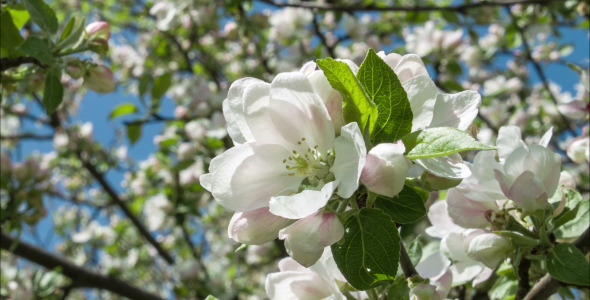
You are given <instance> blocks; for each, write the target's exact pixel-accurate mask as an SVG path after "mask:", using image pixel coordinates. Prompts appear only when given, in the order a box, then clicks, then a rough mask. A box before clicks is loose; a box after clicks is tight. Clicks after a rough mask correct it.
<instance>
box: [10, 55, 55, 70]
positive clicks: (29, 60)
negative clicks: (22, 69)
mask: <svg viewBox="0 0 590 300" xmlns="http://www.w3.org/2000/svg"><path fill="white" fill-rule="evenodd" d="M23 64H35V65H37V66H39V67H41V68H45V67H46V66H45V65H44V64H42V63H41V62H40V61H39V60H37V59H36V58H34V57H30V56H20V57H14V58H8V57H7V58H3V59H0V71H5V70H8V69H11V68H16V67H18V66H20V65H23Z"/></svg>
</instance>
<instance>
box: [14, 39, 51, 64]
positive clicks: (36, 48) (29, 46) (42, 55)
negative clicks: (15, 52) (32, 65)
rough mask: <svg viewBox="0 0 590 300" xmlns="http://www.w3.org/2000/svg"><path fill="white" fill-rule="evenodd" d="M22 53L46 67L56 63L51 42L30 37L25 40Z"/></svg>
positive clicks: (21, 48) (21, 49) (21, 47)
mask: <svg viewBox="0 0 590 300" xmlns="http://www.w3.org/2000/svg"><path fill="white" fill-rule="evenodd" d="M20 51H22V52H23V53H24V54H26V55H28V56H31V57H34V58H36V59H37V60H38V61H40V62H41V63H42V64H44V65H51V64H53V63H54V61H55V59H54V57H53V54H52V53H51V46H50V44H49V41H48V40H46V39H41V38H39V37H37V36H34V35H31V36H29V37H28V38H27V39H26V40H25V42H24V43H23V44H22V45H21V46H20Z"/></svg>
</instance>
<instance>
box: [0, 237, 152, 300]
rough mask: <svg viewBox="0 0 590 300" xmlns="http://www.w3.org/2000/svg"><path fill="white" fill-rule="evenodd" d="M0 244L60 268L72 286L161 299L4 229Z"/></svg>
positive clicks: (142, 297)
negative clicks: (32, 243) (27, 241)
mask: <svg viewBox="0 0 590 300" xmlns="http://www.w3.org/2000/svg"><path fill="white" fill-rule="evenodd" d="M0 246H1V247H2V249H4V250H6V251H9V252H12V253H14V254H15V255H17V256H20V257H22V258H25V259H27V260H30V261H32V262H34V263H37V264H39V265H42V266H44V267H45V268H47V269H50V270H51V269H55V268H59V269H61V273H62V274H63V275H65V276H67V277H69V278H70V279H71V280H72V281H73V282H72V286H74V287H77V288H86V287H91V288H98V289H104V290H107V291H111V292H113V293H115V294H118V295H121V296H125V297H128V298H130V299H138V300H139V299H141V300H152V299H153V300H158V299H162V298H160V297H158V296H156V295H154V294H151V293H149V292H146V291H144V290H142V289H139V288H137V287H135V286H133V285H130V284H128V283H126V282H124V281H121V280H120V279H118V278H116V277H113V276H110V275H109V276H107V275H103V274H100V273H98V272H95V271H91V270H88V269H85V268H83V267H80V266H77V265H76V264H74V263H72V262H71V261H68V260H66V259H63V258H61V257H58V256H56V255H55V254H52V253H49V252H47V251H46V250H44V249H41V248H38V247H36V246H33V245H30V244H28V243H26V242H23V241H19V240H15V239H14V238H12V237H11V236H10V235H8V234H7V233H5V232H4V231H2V233H1V236H0Z"/></svg>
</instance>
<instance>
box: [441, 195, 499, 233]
mask: <svg viewBox="0 0 590 300" xmlns="http://www.w3.org/2000/svg"><path fill="white" fill-rule="evenodd" d="M447 210H448V213H449V216H450V217H451V218H452V219H453V222H455V224H457V225H459V226H462V227H464V228H486V227H488V226H490V225H491V224H490V222H489V221H488V220H487V218H486V213H487V212H488V211H489V210H492V211H498V210H499V207H498V205H497V204H496V201H474V200H472V199H469V198H467V197H465V195H463V194H462V193H461V192H459V190H457V189H450V190H449V192H448V194H447Z"/></svg>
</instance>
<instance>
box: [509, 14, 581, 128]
mask: <svg viewBox="0 0 590 300" xmlns="http://www.w3.org/2000/svg"><path fill="white" fill-rule="evenodd" d="M504 9H505V11H506V14H508V16H510V19H511V20H512V24H513V25H514V27H515V28H516V30H517V31H518V34H519V35H520V39H521V40H522V46H523V47H524V52H525V55H526V58H527V60H528V61H530V62H531V63H532V64H533V67H534V68H535V71H536V72H537V75H539V78H540V79H541V83H542V84H543V87H544V88H545V90H546V91H547V93H548V94H549V98H551V101H553V104H554V105H555V107H556V108H557V105H559V103H558V101H557V97H555V95H554V94H553V92H552V91H551V89H550V88H549V81H548V80H547V76H545V72H544V71H543V68H541V65H540V64H539V62H537V61H536V60H535V59H534V58H533V56H532V54H531V53H532V51H531V46H530V45H529V43H528V41H527V39H526V35H525V32H524V29H523V28H522V27H520V26H519V25H518V22H516V18H515V17H514V14H513V13H512V11H511V10H510V7H509V6H507V5H506V6H504ZM557 114H558V115H559V117H560V118H561V121H562V122H563V125H564V126H565V127H566V130H568V131H569V132H570V133H571V134H572V135H573V136H576V132H575V131H574V130H573V129H572V127H571V125H570V122H569V121H568V120H567V118H566V117H565V116H564V115H563V114H562V113H561V112H560V111H559V110H558V109H557Z"/></svg>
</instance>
